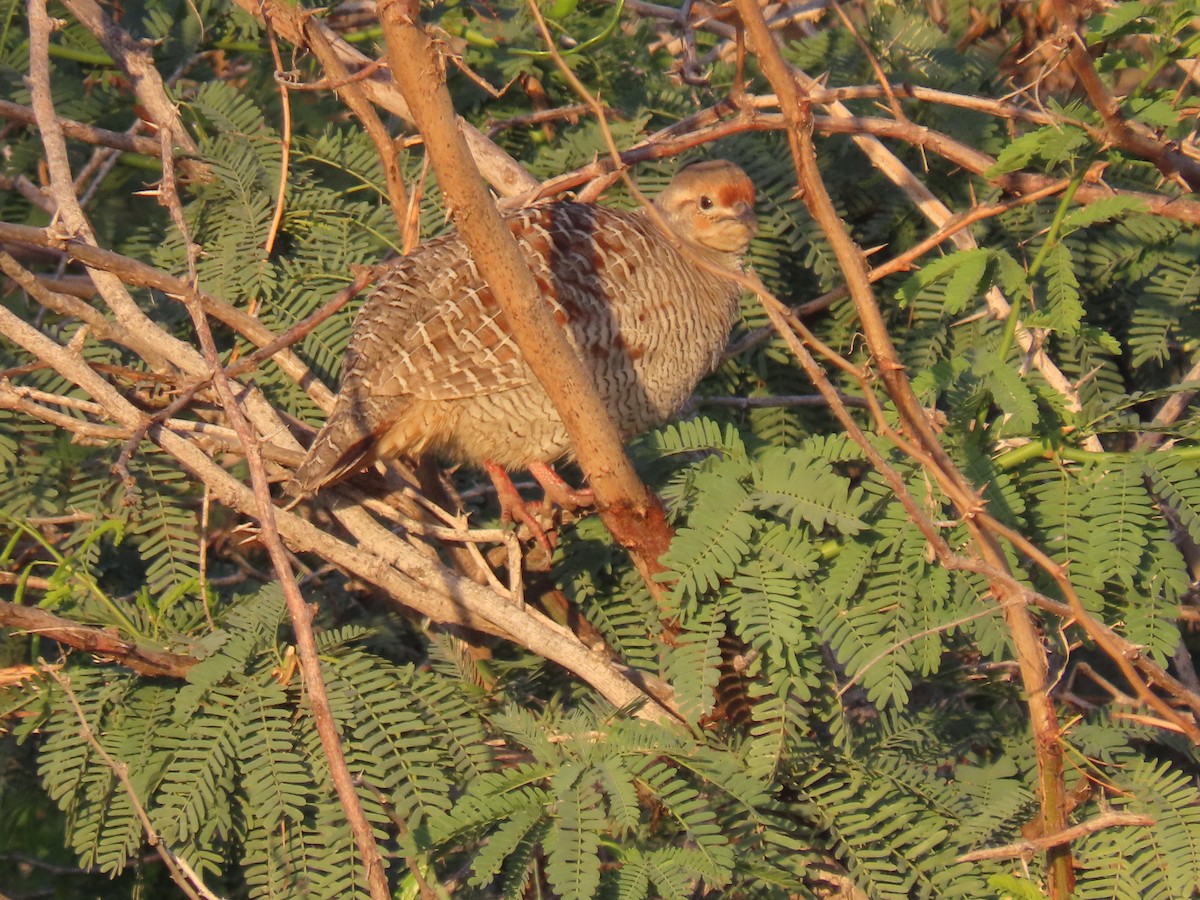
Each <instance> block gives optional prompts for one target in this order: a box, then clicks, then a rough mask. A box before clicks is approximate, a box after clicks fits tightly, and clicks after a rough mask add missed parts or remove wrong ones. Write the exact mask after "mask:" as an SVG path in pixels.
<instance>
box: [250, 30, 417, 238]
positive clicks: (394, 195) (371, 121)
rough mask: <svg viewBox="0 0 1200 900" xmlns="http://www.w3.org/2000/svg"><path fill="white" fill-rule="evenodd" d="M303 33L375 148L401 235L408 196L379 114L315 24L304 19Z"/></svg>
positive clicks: (406, 212) (390, 141) (389, 139)
mask: <svg viewBox="0 0 1200 900" xmlns="http://www.w3.org/2000/svg"><path fill="white" fill-rule="evenodd" d="M267 18H269V16H268V17H267ZM303 29H304V32H303V33H304V37H305V38H306V39H307V42H308V47H309V49H311V50H312V52H313V53H314V54H316V57H317V59H319V60H320V61H321V65H322V66H324V67H325V71H326V72H328V73H329V77H330V78H331V79H333V80H334V82H336V83H337V86H338V87H337V89H338V91H339V92H340V93H341V95H342V99H343V100H345V101H346V105H347V106H349V107H350V110H351V112H353V113H354V115H355V116H357V117H358V120H359V121H360V122H362V126H363V128H364V129H366V132H367V134H368V135H369V136H370V138H371V142H372V143H374V144H375V152H376V153H378V154H379V161H380V163H381V164H382V165H383V176H384V179H385V180H386V181H387V198H388V203H390V204H391V205H392V215H393V216H394V217H395V219H396V227H397V228H399V229H400V232H401V233H403V232H404V226H405V221H406V219H407V218H408V194H407V191H406V190H405V187H404V177H403V176H402V175H401V173H400V163H399V161H398V160H399V150H398V148H397V147H396V143H395V141H393V140H392V137H391V135H390V134H388V131H387V129H386V128H385V127H384V125H383V121H382V120H381V119H380V118H379V113H377V112H375V107H374V106H372V105H371V102H370V100H368V99H367V95H366V92H365V91H364V90H363V88H362V86H361V85H359V83H358V82H357V81H356V80H354V78H353V77H352V76H351V75H350V72H349V70H348V69H347V68H346V66H345V64H344V63H343V62H342V60H341V59H340V58H339V57H338V55H337V53H335V52H334V49H333V45H332V44H331V43H330V42H329V38H328V37H326V35H325V31H324V30H323V29H322V28H320V27H318V22H317V20H316V19H315V18H311V17H310V18H308V19H305V20H304V24H303Z"/></svg>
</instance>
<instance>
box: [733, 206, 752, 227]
mask: <svg viewBox="0 0 1200 900" xmlns="http://www.w3.org/2000/svg"><path fill="white" fill-rule="evenodd" d="M733 218H734V221H736V222H740V223H741V224H742V225H745V226H746V228H748V229H749V230H750V231H756V230H758V216H756V215H754V207H753V206H751V205H750V204H749V203H746V202H745V201H743V202H741V203H739V204H737V206H735V207H734V208H733Z"/></svg>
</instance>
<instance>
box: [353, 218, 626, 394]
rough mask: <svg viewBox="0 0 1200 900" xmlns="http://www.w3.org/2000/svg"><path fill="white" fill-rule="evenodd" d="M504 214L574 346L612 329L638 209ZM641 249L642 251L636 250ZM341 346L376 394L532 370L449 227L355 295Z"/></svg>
mask: <svg viewBox="0 0 1200 900" xmlns="http://www.w3.org/2000/svg"><path fill="white" fill-rule="evenodd" d="M506 223H507V224H508V226H509V228H510V230H511V231H512V233H513V235H514V237H515V238H516V239H517V242H518V245H519V247H520V249H521V253H522V256H523V257H524V258H525V259H526V261H527V262H528V263H529V265H530V269H531V271H532V272H533V275H534V278H535V280H536V281H537V283H538V287H539V288H540V289H541V294H542V298H543V299H544V300H545V301H546V303H547V305H548V306H549V307H550V311H551V313H552V315H553V316H554V319H555V321H556V322H557V323H558V325H559V326H560V327H562V328H564V330H565V331H566V335H567V338H568V340H569V341H570V342H571V344H572V345H574V347H575V349H576V351H577V352H579V353H581V354H583V353H586V352H588V351H589V350H593V349H595V348H597V347H598V346H603V345H604V344H605V343H606V342H609V341H611V340H613V339H614V337H615V335H616V332H617V326H616V318H615V315H614V314H613V312H612V307H611V298H612V297H613V296H614V295H620V294H623V295H625V296H632V295H636V294H637V293H638V292H637V291H635V290H627V289H624V288H625V284H624V283H625V282H627V281H628V280H629V279H630V277H631V272H632V269H631V263H630V262H629V257H630V255H631V254H629V253H628V252H627V251H628V246H627V245H628V242H629V241H630V240H634V242H635V243H636V242H639V241H640V242H641V243H642V244H643V245H644V243H645V240H646V238H645V229H646V228H647V227H648V225H647V224H646V223H645V222H644V220H643V218H642V216H640V215H639V214H631V213H622V212H617V211H614V210H609V209H606V208H604V207H596V206H585V205H582V204H575V203H558V204H552V205H547V206H540V207H533V208H530V209H527V210H523V211H522V212H520V213H517V214H515V215H513V216H510V217H509V218H508V219H507V220H506ZM643 255H644V254H643ZM354 330H355V339H354V340H352V342H351V346H350V348H349V351H348V353H347V360H346V365H347V369H348V370H351V369H353V370H356V371H357V374H358V377H359V379H360V384H361V386H362V387H363V388H365V389H366V390H367V391H369V392H370V393H371V394H372V395H376V396H391V397H397V396H411V397H416V398H418V399H422V400H455V399H462V398H465V397H474V396H480V395H484V394H491V393H496V392H499V391H506V390H512V389H515V388H520V387H524V386H526V385H528V384H530V383H532V382H533V380H534V375H533V373H532V372H531V371H530V369H529V367H528V365H527V364H526V363H525V360H524V358H523V356H522V355H521V353H520V350H519V349H518V347H517V344H516V341H515V340H514V338H513V336H512V331H511V328H510V327H509V324H508V319H507V317H506V316H505V314H504V312H503V310H501V309H500V304H499V302H498V301H497V300H496V297H495V295H494V294H493V293H492V291H491V289H490V288H489V287H488V286H487V284H486V283H485V282H484V281H483V279H482V278H481V277H480V275H479V273H478V270H477V269H476V267H475V263H474V261H473V260H472V259H471V256H470V254H469V253H468V252H467V250H466V247H465V245H464V244H463V242H462V240H461V239H460V238H458V237H457V236H456V235H451V236H447V237H445V238H439V239H437V240H435V241H431V242H429V243H428V244H426V245H424V247H423V248H422V249H421V250H419V251H418V252H416V253H414V254H413V255H410V256H408V257H405V258H404V259H403V260H400V261H399V262H398V263H397V264H396V266H395V267H394V268H393V269H392V270H390V271H389V273H388V274H387V275H386V276H385V278H384V280H383V281H382V282H381V284H380V286H379V288H378V289H377V290H376V291H375V293H374V294H372V296H371V297H370V298H369V299H368V300H367V302H366V303H365V304H364V305H363V309H362V311H361V312H360V314H359V319H358V321H357V322H356V323H355V329H354Z"/></svg>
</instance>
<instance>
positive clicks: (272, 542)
mask: <svg viewBox="0 0 1200 900" xmlns="http://www.w3.org/2000/svg"><path fill="white" fill-rule="evenodd" d="M276 59H277V60H278V55H277V56H276ZM160 134H161V135H162V136H163V148H162V162H163V181H162V187H161V189H160V192H159V196H160V198H161V199H162V201H163V205H164V206H166V207H167V210H168V212H169V213H170V215H171V219H172V221H173V222H174V223H175V228H176V230H178V231H179V233H180V235H182V237H183V242H184V246H185V247H186V248H187V254H188V274H189V278H190V282H191V283H190V285H189V286H190V287H191V288H192V290H191V291H189V292H188V293H187V294H185V295H184V297H183V302H184V305H185V306H186V307H187V310H188V313H189V315H190V316H191V318H192V323H193V325H194V326H195V329H196V334H197V336H198V337H199V339H200V346H201V348H202V349H203V352H204V359H205V361H206V362H207V363H208V365H209V366H210V367H211V369H212V373H213V377H212V381H213V386H214V387H215V388H216V392H217V396H218V397H220V400H221V405H222V407H224V410H225V415H226V416H227V417H228V419H229V421H230V423H231V424H232V425H233V429H234V431H235V432H237V436H238V439H239V441H240V442H241V445H242V450H243V453H244V454H245V457H246V464H247V466H248V468H249V470H250V483H251V486H252V491H253V494H254V501H255V507H256V508H255V511H254V517H255V518H256V519H257V520H258V522H259V526H260V528H259V534H258V539H259V541H261V542H262V543H263V544H264V545H265V546H266V548H267V554H268V556H269V557H270V558H271V564H272V566H273V567H274V569H275V576H276V578H277V579H278V580H279V584H280V586H281V588H282V590H283V596H284V602H285V603H286V605H287V610H288V616H289V618H290V619H291V622H292V630H293V632H294V635H295V639H296V651H297V654H298V655H299V657H300V675H301V679H302V680H303V683H304V689H305V692H306V693H307V694H308V703H309V706H310V707H311V709H312V715H313V722H314V724H315V725H316V729H317V735H318V736H319V737H320V739H321V749H322V750H323V751H324V754H325V762H326V763H327V765H328V766H329V776H330V780H331V781H332V782H333V786H334V790H335V791H336V793H337V796H338V800H339V802H340V803H341V806H342V812H343V813H344V814H345V816H346V821H347V823H348V824H349V826H350V831H351V833H352V834H353V835H354V842H355V844H356V845H357V847H358V852H359V855H360V856H361V858H362V864H363V868H364V869H365V878H366V886H367V890H368V891H369V892H370V894H371V897H372V900H390V898H391V890H390V889H389V888H388V882H387V873H386V871H385V869H384V865H383V857H382V855H381V854H380V852H379V845H378V844H377V843H376V841H375V833H374V830H373V829H372V827H371V823H370V822H368V821H367V816H366V813H365V811H364V809H363V805H362V799H361V798H360V797H359V796H358V791H357V789H356V787H355V784H354V777H353V776H352V775H351V774H350V768H349V766H348V765H347V764H346V756H345V754H344V753H343V752H342V737H341V734H340V733H339V729H338V726H337V722H336V721H335V720H334V718H333V710H332V708H331V707H330V705H329V693H328V691H327V690H326V689H325V679H324V677H323V676H322V674H321V658H320V654H319V651H318V650H317V641H316V636H315V635H314V634H313V627H312V623H313V616H314V612H313V608H312V607H310V606H309V605H308V604H307V603H305V601H304V595H303V594H302V593H301V592H300V586H299V584H297V582H296V576H295V573H294V572H293V571H292V565H291V561H290V560H289V559H288V555H287V550H286V549H285V548H284V546H283V540H282V538H281V537H280V536H279V528H278V526H277V525H276V521H275V505H274V503H273V502H272V501H271V486H270V484H269V482H268V481H267V473H266V470H265V469H264V467H263V458H262V452H261V450H260V449H259V446H258V440H257V435H256V434H255V433H254V429H253V426H252V425H251V424H250V421H249V420H248V419H247V418H246V416H245V414H244V413H243V412H242V409H241V407H240V405H239V403H238V398H237V397H236V396H235V395H234V391H233V388H232V387H231V386H230V381H229V378H228V376H227V375H226V374H225V371H224V369H223V368H222V366H221V358H220V355H219V354H218V352H217V345H216V342H215V341H214V340H213V335H212V330H211V329H210V328H209V325H208V318H207V317H206V315H205V312H204V308H203V306H202V305H201V304H200V302H199V299H198V297H197V290H198V282H197V274H196V268H197V267H196V258H197V256H198V253H199V248H198V247H196V245H195V244H193V243H192V240H191V236H190V235H189V233H188V230H187V223H186V222H185V220H184V215H183V204H182V202H181V201H180V199H179V195H178V193H177V192H176V189H175V173H174V163H173V161H172V159H171V148H170V145H169V144H168V143H167V138H166V129H165V128H164V129H162V130H161V131H160Z"/></svg>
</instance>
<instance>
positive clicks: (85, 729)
mask: <svg viewBox="0 0 1200 900" xmlns="http://www.w3.org/2000/svg"><path fill="white" fill-rule="evenodd" d="M46 671H47V672H48V673H49V675H50V677H51V678H53V679H54V680H55V681H56V682H58V686H59V687H60V688H62V691H63V694H64V695H65V696H66V698H67V700H68V702H70V704H71V707H72V708H73V709H74V710H75V716H76V718H78V720H79V734H80V735H81V736H82V737H83V739H84V740H85V741H87V743H88V744H89V745H91V747H92V749H93V750H95V751H96V753H97V754H99V756H100V758H101V759H102V760H104V764H105V765H106V766H108V768H109V769H110V770H112V773H113V775H115V776H116V777H117V780H118V781H119V782H121V787H122V788H124V789H125V794H126V795H127V796H128V797H129V804H130V806H132V807H133V811H134V813H135V814H136V815H137V817H138V821H139V822H141V824H142V830H143V831H145V833H146V841H147V843H149V844H150V846H151V847H153V848H154V850H155V852H156V853H157V854H158V855H159V856H160V857H161V858H162V861H163V864H164V865H165V866H166V867H167V871H168V872H169V873H170V875H171V880H172V881H174V882H175V884H176V885H178V886H179V889H180V890H181V891H183V893H184V894H185V895H186V896H187V897H189V898H190V900H220V898H219V897H218V895H216V894H214V893H213V892H212V891H210V890H209V889H208V887H207V886H206V885H205V884H204V882H203V881H201V880H200V876H199V875H197V874H196V873H195V871H193V870H192V869H191V867H190V866H189V867H188V871H189V873H190V874H184V872H183V871H182V869H181V867H180V865H179V863H180V862H181V861H182V859H181V857H179V856H176V855H175V853H173V852H172V851H171V848H170V847H168V846H167V845H166V844H165V843H164V842H163V839H162V836H161V835H160V834H159V833H158V831H157V830H156V829H155V828H154V823H153V822H151V821H150V816H149V815H148V814H147V813H146V807H144V806H143V805H142V801H141V799H140V798H139V797H138V794H137V790H136V789H135V788H134V786H133V782H132V780H130V778H129V767H128V766H127V765H125V763H123V762H120V761H118V760H116V759H114V758H113V756H112V754H110V753H109V752H108V751H107V750H105V749H104V745H103V744H101V743H100V741H99V740H98V739H97V738H96V732H95V731H93V730H92V726H91V724H90V723H89V722H88V720H87V716H86V715H85V714H84V711H83V707H82V706H81V705H80V704H79V698H78V697H76V696H75V692H74V691H73V690H71V681H70V679H69V678H68V677H67V676H66V675H63V674H62V673H60V672H58V671H56V670H55V669H53V668H51V667H49V666H47V667H46Z"/></svg>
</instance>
